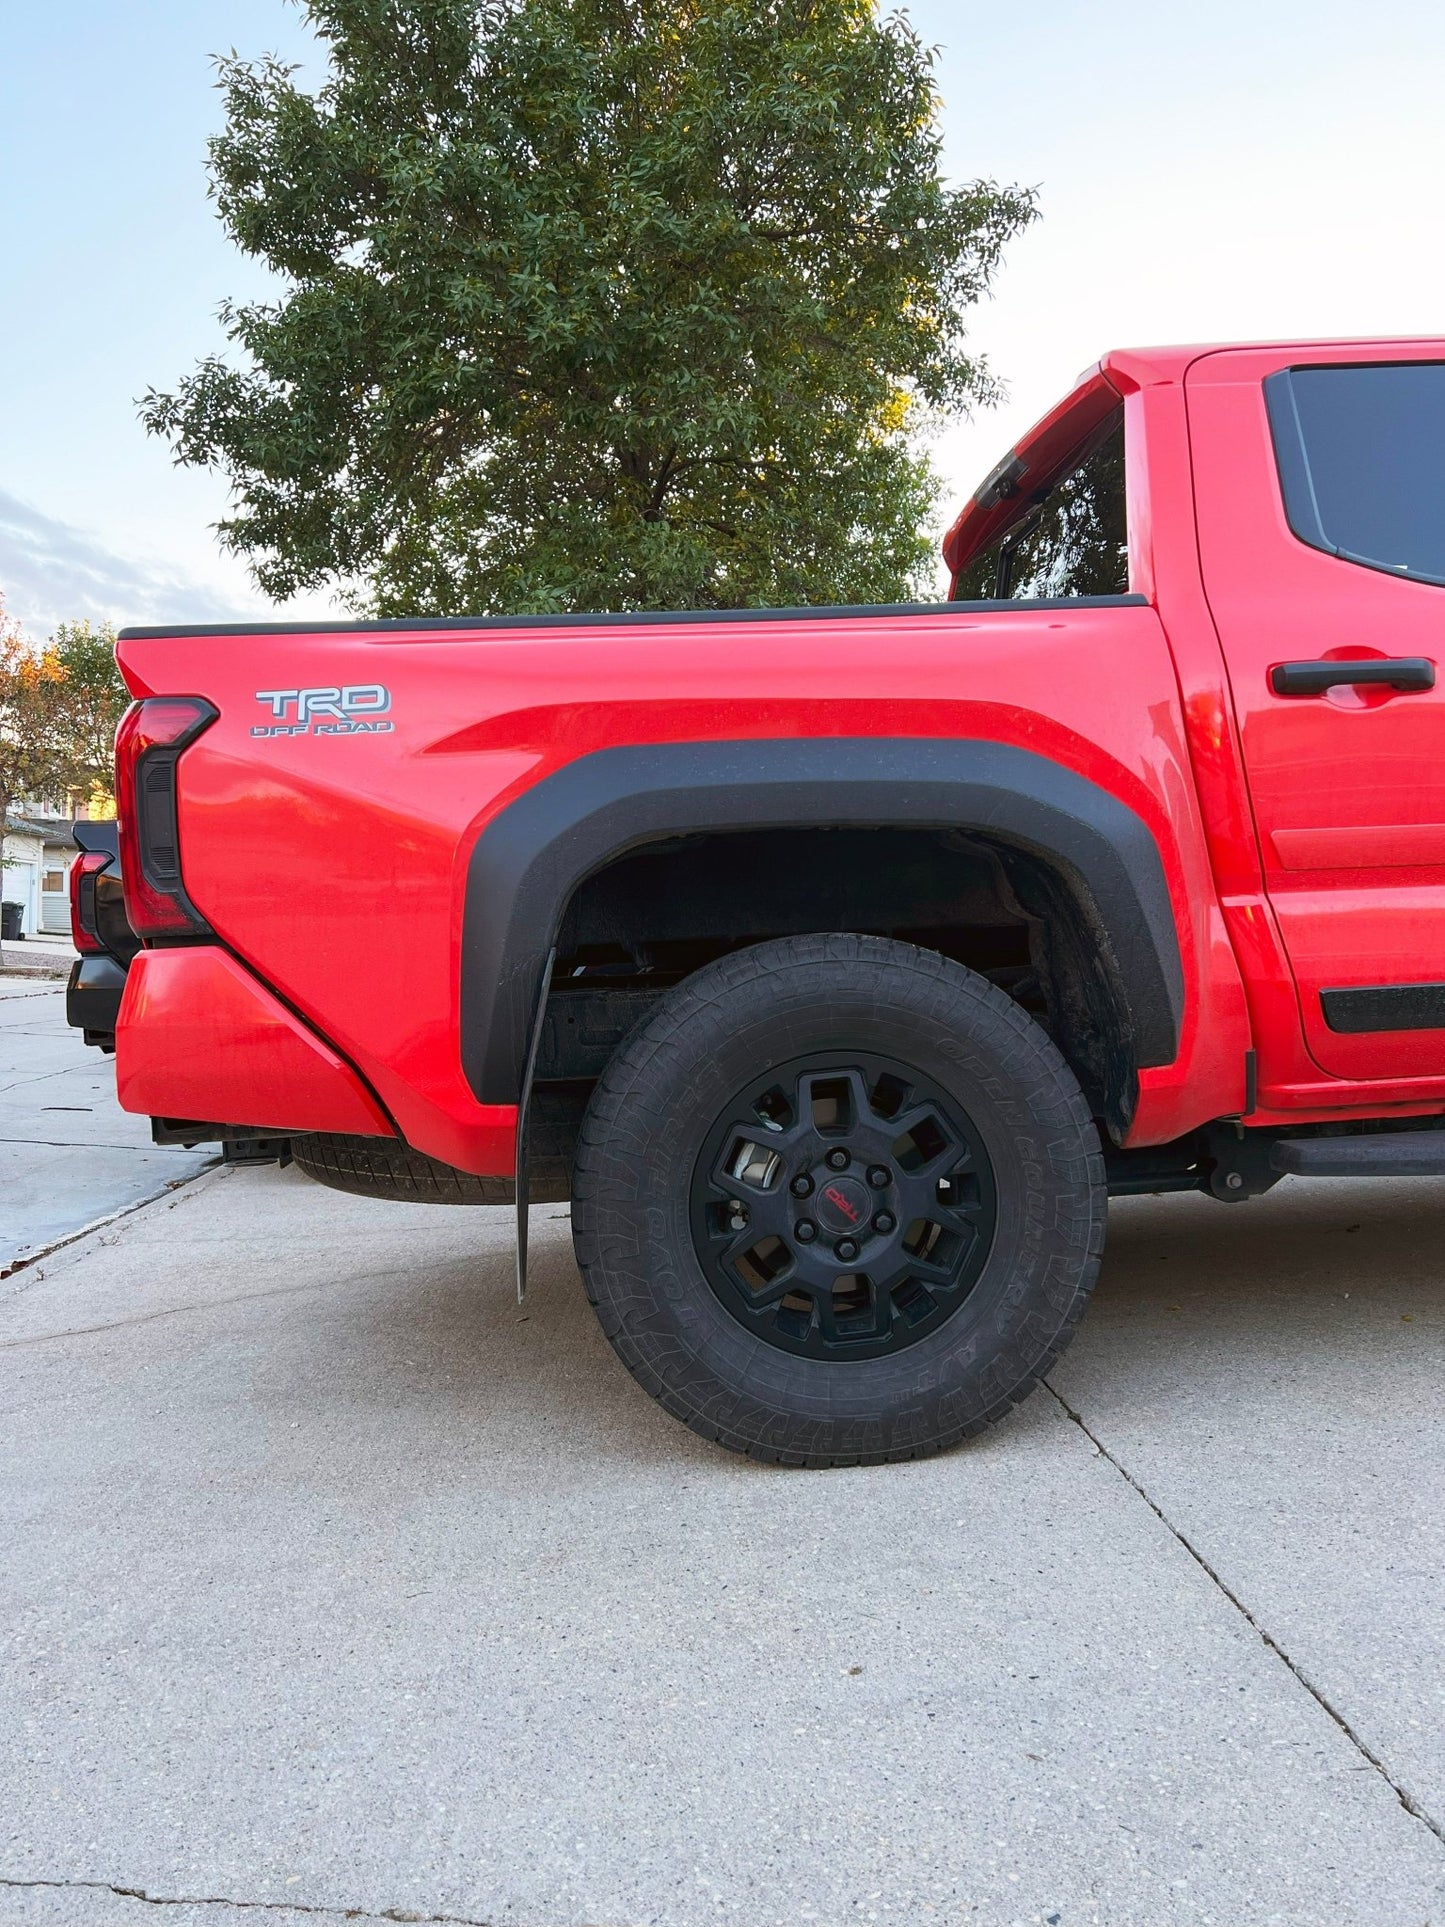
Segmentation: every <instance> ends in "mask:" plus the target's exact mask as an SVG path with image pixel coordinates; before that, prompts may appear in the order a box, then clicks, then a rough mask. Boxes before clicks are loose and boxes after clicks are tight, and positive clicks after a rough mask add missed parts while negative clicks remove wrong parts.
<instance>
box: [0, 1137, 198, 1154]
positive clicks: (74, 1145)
mask: <svg viewBox="0 0 1445 1927" xmlns="http://www.w3.org/2000/svg"><path fill="white" fill-rule="evenodd" d="M0 1144H24V1145H32V1144H38V1145H40V1146H42V1148H44V1149H45V1150H49V1151H127V1152H129V1154H130V1155H131V1156H132V1157H137V1158H163V1157H170V1156H172V1153H171V1151H170V1147H169V1146H168V1145H164V1144H97V1143H96V1142H95V1141H94V1139H92V1138H85V1137H81V1138H75V1137H0Z"/></svg>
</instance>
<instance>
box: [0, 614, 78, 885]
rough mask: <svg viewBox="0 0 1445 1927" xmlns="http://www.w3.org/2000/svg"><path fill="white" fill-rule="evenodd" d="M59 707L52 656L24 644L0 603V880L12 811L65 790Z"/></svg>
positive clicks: (58, 671)
mask: <svg viewBox="0 0 1445 1927" xmlns="http://www.w3.org/2000/svg"><path fill="white" fill-rule="evenodd" d="M64 705H65V674H64V671H63V670H62V668H61V666H60V662H59V659H58V657H57V655H56V652H55V650H54V649H53V648H45V649H37V648H36V647H35V645H34V644H33V643H31V642H29V641H27V640H26V638H25V636H24V635H23V634H22V632H21V630H20V627H19V625H18V624H17V623H15V622H13V621H12V620H11V619H10V618H9V617H8V616H7V615H6V614H5V606H4V603H3V601H0V877H3V875H4V872H5V835H6V829H7V826H8V822H9V817H10V812H11V811H12V809H13V808H14V807H15V805H16V804H17V803H19V802H21V801H22V800H23V799H25V798H27V797H43V796H46V795H48V794H49V793H51V792H52V791H54V790H56V789H60V788H64V786H65V782H66V777H67V771H68V769H69V762H68V759H67V751H66V746H65V729H64Z"/></svg>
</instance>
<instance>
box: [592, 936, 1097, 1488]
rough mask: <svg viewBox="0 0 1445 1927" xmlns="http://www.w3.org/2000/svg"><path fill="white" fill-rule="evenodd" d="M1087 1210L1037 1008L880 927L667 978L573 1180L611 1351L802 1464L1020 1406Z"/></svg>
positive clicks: (694, 1415) (1053, 1337) (1091, 1182)
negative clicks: (878, 933)
mask: <svg viewBox="0 0 1445 1927" xmlns="http://www.w3.org/2000/svg"><path fill="white" fill-rule="evenodd" d="M1104 1209H1105V1192H1104V1174H1103V1161H1102V1157H1101V1155H1100V1149H1099V1142H1098V1135H1097V1132H1096V1130H1095V1128H1094V1125H1093V1122H1092V1120H1091V1118H1090V1116H1089V1111H1088V1107H1087V1105H1086V1104H1085V1102H1084V1099H1083V1096H1082V1094H1081V1092H1080V1091H1079V1088H1078V1085H1077V1083H1076V1082H1075V1080H1074V1077H1073V1075H1072V1073H1071V1072H1070V1070H1069V1068H1068V1066H1067V1065H1066V1064H1065V1063H1064V1061H1063V1059H1062V1058H1061V1057H1060V1055H1059V1053H1058V1051H1057V1050H1056V1049H1055V1047H1054V1045H1053V1044H1052V1043H1051V1042H1050V1040H1049V1038H1048V1037H1047V1036H1046V1035H1045V1034H1044V1032H1043V1031H1042V1030H1041V1029H1040V1028H1039V1027H1038V1025H1037V1024H1035V1023H1034V1022H1033V1021H1032V1019H1031V1018H1029V1017H1028V1016H1027V1015H1026V1014H1025V1013H1024V1012H1023V1011H1021V1010H1020V1009H1019V1008H1018V1006H1017V1005H1016V1004H1014V1003H1012V1002H1011V1001H1010V999H1009V998H1008V997H1006V996H1005V995H1004V994H1003V992H1002V991H1000V990H997V989H996V988H995V987H994V986H993V985H991V984H989V983H988V982H987V981H986V980H985V979H983V978H981V977H979V976H976V975H975V974H974V973H973V972H971V971H968V970H965V969H963V968H962V967H961V966H960V965H957V964H954V963H951V962H949V961H948V960H947V959H945V958H943V957H941V956H938V955H937V954H936V953H934V952H931V951H922V950H917V949H914V948H913V947H911V946H909V945H906V944H898V943H891V942H887V941H885V940H883V939H881V938H873V937H853V936H836V937H803V938H791V939H787V940H784V941H781V942H776V943H767V944H760V945H758V946H756V947H755V948H753V949H750V950H746V951H741V952H738V953H736V954H735V955H733V956H730V957H726V958H723V959H722V960H720V961H719V962H717V963H715V964H712V965H709V966H708V967H707V968H706V969H705V970H702V971H699V972H698V973H697V975H696V976H694V977H692V978H690V979H689V980H688V981H687V982H686V983H684V984H682V985H680V986H679V987H678V989H677V990H675V991H673V992H672V993H670V995H669V996H668V997H667V998H666V999H665V1000H664V1001H663V1003H662V1004H661V1006H660V1007H659V1009H658V1011H657V1012H656V1014H655V1015H654V1016H653V1017H652V1018H651V1019H650V1020H649V1021H648V1023H647V1024H646V1025H644V1026H643V1027H642V1028H641V1029H640V1030H639V1031H637V1032H636V1033H635V1034H634V1035H633V1036H632V1037H631V1038H630V1039H629V1040H628V1041H627V1043H625V1044H624V1045H623V1046H622V1048H621V1049H620V1050H619V1051H618V1053H617V1055H616V1056H615V1057H614V1058H613V1060H612V1062H611V1063H610V1064H609V1065H608V1067H607V1069H606V1071H605V1072H604V1074H603V1077H602V1079H601V1081H600V1082H599V1084H598V1086H597V1088H596V1090H595V1092H594V1094H593V1097H592V1102H591V1105H590V1106H589V1109H588V1112H587V1117H586V1119H585V1121H584V1124H583V1129H582V1135H581V1139H580V1142H579V1147H578V1157H577V1165H576V1170H575V1173H574V1180H573V1228H574V1235H575V1238H576V1243H577V1253H578V1260H579V1263H580V1265H581V1268H582V1274H583V1277H584V1279H585V1281H586V1285H587V1291H588V1294H589V1296H590V1297H591V1299H592V1302H593V1304H594V1305H595V1307H596V1309H597V1313H598V1317H599V1319H600V1320H601V1323H602V1327H603V1330H604V1331H605V1332H606V1334H607V1336H608V1338H609V1339H610V1341H611V1342H612V1344H613V1346H614V1348H615V1349H616V1351H617V1352H618V1355H619V1356H620V1357H621V1358H622V1360H623V1362H624V1363H625V1364H626V1365H627V1367H628V1369H629V1370H630V1371H631V1372H632V1373H633V1374H634V1376H635V1377H636V1378H638V1380H639V1381H640V1382H641V1383H642V1384H643V1385H644V1386H645V1387H646V1388H647V1390H648V1391H650V1392H651V1393H652V1394H653V1395H654V1397H656V1398H657V1399H659V1400H660V1401H661V1403H662V1404H663V1405H665V1406H666V1407H667V1409H668V1410H669V1411H671V1412H673V1413H674V1414H676V1416H677V1417H679V1418H681V1419H683V1420H684V1421H685V1422H686V1423H687V1424H689V1425H691V1426H692V1427H693V1429H694V1430H695V1431H698V1432H700V1433H702V1434H703V1435H704V1436H705V1437H708V1438H712V1439H716V1440H717V1441H718V1442H719V1443H721V1444H724V1445H728V1446H730V1447H732V1448H734V1449H735V1450H738V1451H744V1452H749V1453H751V1454H752V1455H753V1456H755V1457H758V1458H764V1459H771V1460H777V1461H780V1462H784V1463H790V1464H799V1465H832V1464H854V1463H862V1462H869V1461H878V1460H885V1459H899V1458H914V1457H919V1456H922V1455H923V1454H925V1453H929V1452H934V1451H937V1450H939V1449H940V1448H942V1447H944V1446H946V1445H950V1444H952V1443H954V1442H955V1441H957V1440H959V1439H963V1438H966V1437H967V1436H968V1435H969V1434H970V1433H973V1432H977V1431H979V1430H981V1429H982V1428H983V1427H984V1426H986V1425H988V1424H989V1423H991V1422H992V1421H993V1420H995V1419H997V1418H999V1417H1001V1416H1002V1415H1003V1414H1004V1413H1005V1412H1007V1411H1008V1410H1009V1408H1010V1407H1011V1406H1013V1405H1015V1404H1017V1403H1018V1401H1019V1400H1020V1399H1022V1398H1023V1397H1024V1396H1025V1395H1026V1393H1027V1392H1028V1391H1029V1390H1031V1389H1032V1387H1033V1386H1034V1385H1035V1384H1036V1383H1037V1382H1038V1379H1039V1378H1040V1377H1041V1376H1042V1374H1043V1373H1044V1372H1045V1371H1046V1370H1047V1368H1048V1366H1049V1364H1050V1363H1051V1362H1052V1360H1053V1359H1054V1358H1056V1357H1057V1356H1058V1354H1059V1352H1060V1351H1061V1350H1062V1349H1063V1346H1064V1345H1065V1344H1066V1343H1067V1341H1068V1338H1069V1336H1070V1335H1071V1333H1072V1331H1073V1328H1074V1326H1075V1324H1076V1323H1077V1321H1078V1318H1079V1316H1080V1314H1081V1313H1082V1311H1083V1307H1084V1304H1085V1302H1086V1300H1087V1297H1088V1293H1089V1290H1090V1289H1091V1287H1092V1284H1093V1280H1094V1276H1095V1273H1096V1271H1097V1268H1098V1262H1099V1254H1100V1252H1101V1250H1102V1246H1103V1232H1104Z"/></svg>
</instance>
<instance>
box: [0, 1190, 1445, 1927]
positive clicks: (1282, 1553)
mask: <svg viewBox="0 0 1445 1927" xmlns="http://www.w3.org/2000/svg"><path fill="white" fill-rule="evenodd" d="M508 1216H509V1214H508V1213H506V1212H492V1211H448V1210H444V1209H428V1208H427V1207H420V1206H407V1205H380V1204H368V1203H366V1202H364V1201H361V1200H352V1199H347V1198H343V1197H340V1196H336V1195H334V1194H331V1193H328V1192H326V1191H324V1190H322V1189H320V1188H317V1187H315V1186H313V1185H311V1184H309V1183H308V1182H307V1181H306V1180H305V1179H303V1178H301V1177H299V1176H297V1175H295V1174H294V1173H291V1172H278V1171H276V1170H274V1169H253V1170H241V1171H234V1170H228V1169H222V1170H215V1171H210V1172H205V1173H203V1174H202V1175H200V1176H199V1177H197V1178H195V1179H194V1180H193V1181H191V1182H188V1183H186V1184H185V1185H184V1186H183V1187H182V1188H180V1189H179V1190H176V1191H173V1192H171V1193H169V1194H167V1195H164V1196H162V1197H160V1198H159V1199H157V1200H156V1201H155V1202H153V1203H150V1204H148V1205H145V1206H143V1207H142V1208H140V1209H138V1210H134V1211H132V1212H130V1213H129V1214H128V1215H126V1216H124V1217H122V1218H120V1219H117V1220H116V1221H115V1222H114V1223H113V1224H111V1225H109V1226H108V1227H106V1228H103V1229H101V1230H100V1231H98V1232H95V1233H92V1234H90V1235H88V1236H86V1237H83V1238H81V1239H79V1240H78V1241H76V1242H73V1243H71V1244H69V1245H67V1246H65V1247H63V1248H62V1249H61V1250H59V1251H57V1252H55V1253H54V1254H52V1255H51V1256H49V1257H46V1258H42V1259H40V1260H38V1261H35V1262H32V1263H29V1264H22V1266H21V1268H20V1269H19V1270H17V1271H15V1272H14V1273H13V1274H12V1275H11V1276H10V1277H9V1278H8V1280H6V1281H5V1282H4V1283H3V1284H0V1409H3V1419H0V1425H3V1432H0V1465H3V1468H4V1470H3V1475H0V1488H3V1524H0V1533H3V1544H0V1625H3V1627H4V1628H5V1630H6V1637H7V1644H8V1651H7V1652H6V1655H5V1659H4V1671H3V1685H0V1693H3V1706H0V1921H3V1922H5V1923H10V1922H24V1923H47V1924H50V1923H54V1924H55V1927H111V1924H112V1923H115V1924H116V1927H120V1924H121V1923H125V1924H126V1927H130V1924H131V1923H135V1927H152V1924H153V1923H155V1922H156V1921H158V1920H160V1921H163V1922H164V1923H165V1927H202V1923H204V1927H226V1923H227V1922H230V1921H232V1920H234V1921H235V1923H236V1927H245V1923H247V1922H253V1921H254V1922H256V1923H258V1927H259V1924H260V1923H272V1924H274V1927H317V1924H318V1923H319V1922H324V1921H326V1920H338V1921H339V1920H342V1919H348V1918H349V1919H359V1920H362V1921H366V1920H423V1921H427V1922H433V1921H452V1922H475V1923H481V1922H487V1923H508V1924H509V1927H510V1924H512V1923H515V1924H516V1927H642V1924H643V1923H660V1924H663V1923H665V1924H666V1927H703V1923H728V1924H729V1927H733V1924H735V1927H799V1923H804V1922H819V1923H825V1924H826V1927H835V1924H836V1923H844V1922H847V1923H852V1922H869V1921H878V1922H886V1923H906V1924H907V1927H918V1924H919V1923H928V1922H935V1921H936V1922H940V1923H943V1922H957V1923H969V1924H970V1927H973V1924H977V1927H1008V1924H1009V1923H1014V1922H1019V1923H1035V1922H1039V1923H1050V1924H1051V1927H1083V1924H1084V1923H1105V1924H1106V1927H1132V1924H1133V1923H1138V1927H1163V1924H1170V1923H1175V1922H1180V1923H1183V1922H1189V1923H1194V1922H1201V1923H1202V1922H1217V1923H1220V1927H1257V1924H1262V1923H1267V1922H1280V1923H1288V1924H1289V1927H1308V1924H1309V1923H1319V1924H1320V1927H1346V1923H1359V1924H1360V1927H1425V1924H1426V1923H1432V1922H1433V1923H1436V1927H1439V1924H1440V1923H1445V1834H1442V1823H1445V1588H1442V1585H1441V1574H1442V1564H1445V1561H1442V1551H1445V1546H1442V1536H1445V1535H1442V1505H1441V1500H1442V1495H1445V1420H1442V1400H1441V1390H1440V1388H1441V1384H1442V1364H1445V1288H1442V1263H1441V1258H1440V1250H1441V1236H1440V1234H1441V1228H1442V1226H1445V1183H1406V1182H1391V1183H1377V1184H1373V1185H1362V1184H1360V1185H1357V1184H1334V1185H1322V1184H1316V1185H1313V1186H1310V1185H1306V1184H1304V1183H1301V1182H1298V1181H1294V1180H1291V1181H1289V1182H1287V1183H1286V1184H1284V1185H1281V1186H1280V1187H1279V1189H1278V1190H1277V1191H1276V1192H1274V1193H1273V1194H1272V1195H1271V1196H1270V1197H1268V1198H1265V1199H1262V1200H1258V1201H1256V1202H1254V1203H1252V1204H1249V1205H1246V1206H1239V1207H1225V1206H1220V1205H1216V1204H1214V1203H1212V1202H1210V1201H1208V1200H1205V1199H1189V1198H1184V1199H1158V1200H1155V1199H1138V1200H1130V1201H1126V1202H1124V1203H1122V1204H1120V1205H1119V1206H1118V1207H1117V1209H1116V1212H1115V1217H1114V1224H1113V1232H1112V1238H1111V1244H1110V1253H1109V1257H1108V1260H1107V1262H1106V1268H1105V1274H1104V1279H1103V1282H1102V1284H1101V1286H1100V1289H1099V1292H1098V1296H1097V1299H1096V1302H1095V1305H1094V1307H1093V1309H1092V1311H1091V1313H1090V1315H1089V1317H1088V1319H1087V1320H1086V1323H1085V1326H1084V1329H1083V1331H1082V1333H1081V1335H1080V1337H1079V1339H1078V1341H1077V1342H1076V1344H1075V1345H1074V1348H1073V1350H1072V1351H1071V1352H1070V1354H1069V1356H1068V1358H1067V1359H1066V1360H1065V1361H1064V1363H1063V1365H1062V1366H1061V1367H1060V1368H1059V1369H1058V1371H1057V1372H1056V1374H1055V1377H1054V1381H1053V1387H1054V1388H1053V1391H1052V1392H1047V1391H1046V1392H1043V1393H1041V1394H1039V1395H1038V1396H1036V1397H1035V1398H1034V1399H1032V1400H1031V1401H1030V1402H1029V1403H1028V1404H1027V1405H1026V1406H1025V1407H1024V1408H1023V1409H1022V1410H1021V1411H1020V1412H1019V1413H1018V1414H1017V1415H1016V1416H1015V1417H1014V1418H1013V1419H1011V1420H1010V1421H1009V1422H1008V1423H1007V1424H1006V1425H1005V1426H1003V1427H1002V1428H1001V1429H999V1430H998V1431H997V1432H995V1433H993V1434H992V1435H990V1436H988V1437H987V1438H985V1439H983V1440H981V1441H979V1442H978V1443H976V1444H974V1445H972V1446H970V1447H967V1448H965V1449H964V1450H962V1451H959V1452H955V1453H953V1454H951V1455H950V1456H948V1457H945V1458H941V1459H935V1460H932V1461H929V1462H927V1463H924V1464H920V1465H905V1466H894V1467H883V1468H877V1469H861V1470H854V1471H843V1472H829V1473H798V1472H789V1471H782V1470H777V1469H770V1468H766V1467H761V1466H757V1465H754V1464H752V1463H750V1462H748V1461H745V1460H740V1459H736V1458H734V1457H732V1456H730V1455H728V1454H725V1453H722V1452H720V1451H718V1450H717V1449H715V1448H712V1447H709V1446H707V1445H705V1444H703V1443H702V1442H701V1441H700V1440H697V1439H695V1438H694V1437H693V1436H692V1435H691V1434H690V1433H688V1432H686V1431H685V1430H683V1429H682V1428H681V1427H679V1426H677V1425H676V1424H675V1423H673V1422H672V1421H671V1420H669V1419H668V1418H667V1417H666V1416H665V1415H664V1414H663V1413H662V1412H661V1411H660V1410H658V1408H657V1407H655V1406H654V1405H653V1404H652V1403H651V1401H650V1400H649V1399H647V1397H646V1396H645V1395H644V1394H643V1393H642V1392H641V1391H640V1390H639V1389H638V1388H637V1387H636V1386H635V1385H634V1384H633V1383H632V1381H631V1380H630V1379H629V1378H628V1377H627V1375H626V1374H625V1373H624V1372H623V1370H622V1368H621V1367H620V1366H619V1365H618V1364H617V1363H616V1362H615V1361H614V1359H613V1358H612V1355H611V1353H610V1351H609V1350H608V1348H607V1346H606V1345H605V1343H604V1341H603V1340H602V1338H601V1336H600V1334H599V1332H598V1331H597V1329H596V1326H595V1324H594V1322H593V1319H592V1316H591V1313H590V1310H589V1308H588V1306H587V1304H586V1301H585V1299H584V1297H583V1294H582V1290H581V1287H580V1284H579V1281H578V1278H577V1274H576V1270H575V1268H574V1266H573V1263H572V1259H571V1253H570V1244H569V1238H568V1226H567V1223H566V1217H565V1213H564V1212H562V1211H561V1210H560V1209H559V1208H556V1207H543V1208H540V1209H538V1210H537V1211H536V1212H535V1213H534V1222H533V1237H534V1240H535V1253H536V1257H535V1269H534V1290H533V1295H532V1298H531V1300H530V1302H529V1305H528V1307H527V1309H526V1312H525V1314H523V1313H519V1311H518V1309H517V1306H516V1304H515V1302H514V1298H513V1291H512V1276H511V1260H510V1243H509V1225H508V1222H507V1220H508ZM156 1902H164V1903H167V1904H166V1905H165V1907H164V1911H163V1912H159V1913H158V1911H157V1908H156V1906H155V1904H154V1903H156Z"/></svg>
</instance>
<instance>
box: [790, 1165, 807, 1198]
mask: <svg viewBox="0 0 1445 1927" xmlns="http://www.w3.org/2000/svg"><path fill="white" fill-rule="evenodd" d="M788 1189H789V1190H790V1191H791V1192H792V1194H793V1196H794V1197H795V1198H806V1197H807V1196H808V1195H809V1193H810V1192H811V1191H812V1189H813V1180H812V1179H811V1178H810V1177H809V1176H808V1174H807V1172H806V1171H805V1172H804V1173H803V1174H802V1176H801V1177H796V1178H794V1179H793V1182H792V1183H791V1184H790V1185H789V1187H788Z"/></svg>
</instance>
